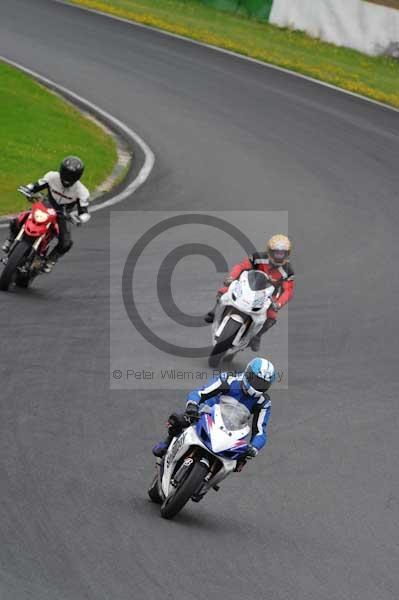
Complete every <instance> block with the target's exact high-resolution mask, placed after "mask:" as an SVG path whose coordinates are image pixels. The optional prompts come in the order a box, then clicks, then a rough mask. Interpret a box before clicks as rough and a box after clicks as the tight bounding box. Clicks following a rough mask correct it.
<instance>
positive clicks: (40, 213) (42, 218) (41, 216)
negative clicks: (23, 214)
mask: <svg viewBox="0 0 399 600" xmlns="http://www.w3.org/2000/svg"><path fill="white" fill-rule="evenodd" d="M33 218H34V220H35V221H36V223H45V222H46V221H48V219H49V215H48V214H47V213H46V212H44V210H41V209H40V208H36V210H34V211H33Z"/></svg>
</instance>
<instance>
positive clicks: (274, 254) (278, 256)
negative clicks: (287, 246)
mask: <svg viewBox="0 0 399 600" xmlns="http://www.w3.org/2000/svg"><path fill="white" fill-rule="evenodd" d="M270 256H271V258H272V260H273V262H275V263H276V264H277V265H280V264H283V263H284V262H285V261H286V260H287V259H288V256H289V252H288V250H271V251H270Z"/></svg>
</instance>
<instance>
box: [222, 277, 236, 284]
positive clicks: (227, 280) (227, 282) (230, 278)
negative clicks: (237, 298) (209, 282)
mask: <svg viewBox="0 0 399 600" xmlns="http://www.w3.org/2000/svg"><path fill="white" fill-rule="evenodd" d="M233 281H234V278H233V277H226V279H225V280H224V281H223V283H224V285H230V283H232V282H233Z"/></svg>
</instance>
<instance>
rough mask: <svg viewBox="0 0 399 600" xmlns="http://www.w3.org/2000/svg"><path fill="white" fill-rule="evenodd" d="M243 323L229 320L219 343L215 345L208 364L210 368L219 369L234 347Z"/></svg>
mask: <svg viewBox="0 0 399 600" xmlns="http://www.w3.org/2000/svg"><path fill="white" fill-rule="evenodd" d="M241 326H242V323H237V321H234V320H233V319H229V320H228V321H227V323H226V326H225V328H224V329H223V331H222V334H221V336H220V338H219V340H218V342H217V343H216V344H215V345H214V347H213V349H212V352H211V355H210V357H209V360H208V363H209V366H210V367H217V366H218V364H219V363H220V361H221V360H222V358H223V355H224V354H225V353H226V352H227V350H229V349H230V348H231V346H232V345H233V341H234V338H235V337H236V335H237V333H238V332H239V330H240V329H241Z"/></svg>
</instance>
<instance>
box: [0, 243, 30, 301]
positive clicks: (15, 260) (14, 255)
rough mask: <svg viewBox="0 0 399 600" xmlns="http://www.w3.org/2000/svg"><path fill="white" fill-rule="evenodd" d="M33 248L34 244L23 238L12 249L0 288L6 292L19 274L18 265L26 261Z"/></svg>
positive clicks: (1, 278)
mask: <svg viewBox="0 0 399 600" xmlns="http://www.w3.org/2000/svg"><path fill="white" fill-rule="evenodd" d="M31 249H32V244H31V243H30V242H28V241H27V240H21V241H20V242H18V244H17V245H16V246H14V248H13V249H12V251H11V253H10V254H9V256H8V261H7V264H6V266H5V267H4V269H3V272H2V274H1V275H0V290H1V291H3V292H6V291H7V290H8V288H9V287H10V284H11V283H12V281H13V278H14V277H15V276H16V275H17V269H18V267H19V266H20V265H21V264H22V263H23V262H24V260H25V258H26V256H27V255H28V254H29V252H30V251H31Z"/></svg>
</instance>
